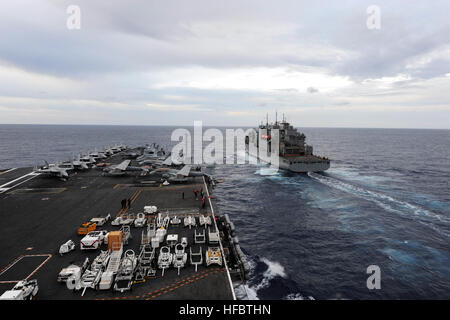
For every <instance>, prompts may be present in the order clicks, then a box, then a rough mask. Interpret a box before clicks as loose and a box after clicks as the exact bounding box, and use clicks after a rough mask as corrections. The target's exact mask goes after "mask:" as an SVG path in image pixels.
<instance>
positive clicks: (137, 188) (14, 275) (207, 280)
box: [0, 154, 233, 300]
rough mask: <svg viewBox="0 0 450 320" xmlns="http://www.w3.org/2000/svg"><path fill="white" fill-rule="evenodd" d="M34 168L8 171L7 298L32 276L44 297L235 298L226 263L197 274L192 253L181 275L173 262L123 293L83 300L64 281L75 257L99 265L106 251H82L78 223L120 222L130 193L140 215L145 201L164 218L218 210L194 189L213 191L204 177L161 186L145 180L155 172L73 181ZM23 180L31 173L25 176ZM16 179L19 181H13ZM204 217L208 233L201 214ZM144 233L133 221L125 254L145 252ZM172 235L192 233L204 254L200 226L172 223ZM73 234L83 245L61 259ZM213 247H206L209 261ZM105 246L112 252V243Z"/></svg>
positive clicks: (2, 260)
mask: <svg viewBox="0 0 450 320" xmlns="http://www.w3.org/2000/svg"><path fill="white" fill-rule="evenodd" d="M121 161H122V158H121V155H120V154H117V155H114V156H112V157H110V158H109V159H106V160H105V162H109V163H112V164H117V163H120V162H121ZM133 162H134V161H133ZM32 171H33V169H32V168H19V169H15V170H12V171H9V172H7V171H3V172H0V221H1V224H0V226H1V227H0V228H1V230H0V295H1V293H3V292H4V291H6V290H9V289H11V288H12V287H13V286H14V284H15V281H18V280H22V279H25V278H28V279H37V281H38V284H39V292H38V294H37V298H38V299H180V300H184V299H233V288H232V287H231V284H230V280H229V275H228V272H227V270H226V268H225V267H224V266H218V265H210V266H208V267H206V266H205V263H203V265H201V266H199V267H198V270H197V272H195V269H194V266H192V265H190V264H189V255H188V262H187V264H186V266H185V267H184V268H182V269H181V271H180V275H178V274H177V269H175V268H173V267H171V268H169V269H166V270H165V273H164V276H161V270H160V269H158V272H157V274H156V278H149V279H147V280H146V282H144V283H136V284H133V286H132V291H126V292H123V293H119V292H113V291H112V290H105V291H95V290H93V289H87V290H86V293H85V294H84V296H83V297H81V290H80V291H75V292H73V291H72V290H69V289H67V287H66V285H65V283H58V282H57V280H56V279H57V276H58V273H59V272H60V271H61V269H62V268H64V267H67V266H68V265H69V264H71V263H72V262H74V263H77V264H81V263H82V262H83V260H84V259H85V258H86V257H89V260H90V262H92V261H93V259H94V258H95V257H96V256H97V255H98V254H99V253H100V249H97V250H90V251H81V250H80V247H79V243H80V240H81V238H82V236H79V235H78V234H77V230H78V227H79V226H80V225H81V224H82V223H84V222H87V221H89V220H90V219H91V218H93V217H97V216H106V215H107V214H108V213H110V214H111V217H112V219H114V218H115V217H116V216H117V215H118V214H119V212H120V211H121V203H120V202H121V200H122V199H124V198H126V199H129V198H131V199H132V200H133V202H132V205H131V208H130V209H128V213H134V214H137V213H138V212H143V207H144V206H145V205H155V206H157V207H158V210H159V211H160V212H162V213H163V215H165V213H166V212H167V211H168V212H169V214H170V215H171V216H172V215H174V214H177V215H178V216H180V215H181V214H194V213H195V214H199V213H201V214H204V215H205V214H209V215H210V214H211V208H210V206H209V202H208V201H207V202H206V203H207V206H206V209H201V201H200V197H199V199H198V200H195V197H194V193H193V190H194V189H197V190H199V189H200V188H201V187H203V190H205V184H204V180H203V178H202V177H195V178H194V177H193V178H188V180H189V182H188V183H185V184H170V185H168V186H162V187H160V184H159V183H156V184H150V185H144V184H141V183H140V181H142V180H143V181H146V180H151V179H152V177H151V176H147V177H139V178H137V177H136V176H135V175H133V174H132V175H129V176H123V177H107V176H102V171H101V170H98V169H90V170H88V171H85V172H83V171H78V172H75V173H72V174H71V175H70V178H69V180H68V181H61V180H59V179H58V178H52V177H44V176H42V175H38V176H33V175H28V176H26V177H23V176H24V175H27V174H28V173H30V172H32ZM20 177H23V178H21V179H18V178H20ZM15 179H18V180H16V181H14V180H15ZM10 181H14V182H12V183H10V184H7V183H8V182H10ZM1 186H3V187H1ZM182 190H184V192H185V199H184V200H183V199H182V198H181V192H182ZM209 191H210V192H211V190H209ZM205 193H206V192H205ZM196 220H197V228H198V230H200V227H199V226H198V223H199V221H198V217H197V219H196ZM182 222H183V219H182ZM97 229H103V230H108V231H113V230H119V229H120V227H119V226H112V225H111V221H109V222H108V223H106V224H105V225H104V226H101V227H98V228H97ZM142 230H143V228H136V227H134V226H131V233H132V239H130V241H129V243H128V245H124V251H126V250H127V249H133V250H134V251H135V253H136V254H139V247H140V242H141V232H142ZM171 233H178V234H179V238H178V239H179V241H180V240H181V237H183V236H187V237H188V241H189V246H193V248H194V249H195V250H194V251H197V248H198V245H194V243H193V234H194V228H192V229H191V230H190V229H189V228H187V227H184V224H183V223H182V224H181V225H180V226H177V227H175V226H169V229H168V232H167V234H171ZM206 234H207V231H206ZM69 239H72V240H73V241H74V242H75V244H76V250H75V251H72V252H69V253H67V254H65V255H64V256H60V255H59V253H58V250H59V247H60V245H61V244H63V243H64V242H66V241H67V240H69ZM163 245H165V244H163ZM189 246H188V248H187V250H186V252H188V253H189ZM207 246H208V245H207V244H206V245H202V247H203V248H202V250H203V261H205V251H206V248H207ZM102 248H103V249H106V246H105V245H103V246H102ZM157 251H158V252H159V249H157ZM172 252H173V249H172ZM30 275H31V276H30Z"/></svg>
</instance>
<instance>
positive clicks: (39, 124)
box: [0, 123, 450, 130]
mask: <svg viewBox="0 0 450 320" xmlns="http://www.w3.org/2000/svg"><path fill="white" fill-rule="evenodd" d="M1 125H22V126H105V127H106V126H110V127H193V126H194V124H192V125H181V124H97V123H88V124H86V123H83V124H79V123H0V126H1ZM203 126H204V127H219V128H224V127H230V128H241V127H243V128H252V127H255V126H254V125H253V126H248V125H247V126H236V125H203ZM294 127H295V128H322V129H396V130H450V128H420V127H419V128H418V127H415V128H414V127H327V126H294Z"/></svg>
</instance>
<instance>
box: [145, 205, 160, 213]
mask: <svg viewBox="0 0 450 320" xmlns="http://www.w3.org/2000/svg"><path fill="white" fill-rule="evenodd" d="M144 212H145V213H148V214H153V213H156V212H158V208H157V207H156V206H145V207H144Z"/></svg>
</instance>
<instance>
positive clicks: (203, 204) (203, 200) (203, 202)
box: [202, 196, 206, 209]
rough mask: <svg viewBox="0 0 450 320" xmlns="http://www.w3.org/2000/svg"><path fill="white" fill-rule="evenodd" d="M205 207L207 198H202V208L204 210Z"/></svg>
mask: <svg viewBox="0 0 450 320" xmlns="http://www.w3.org/2000/svg"><path fill="white" fill-rule="evenodd" d="M205 205H206V202H205V197H204V196H203V198H202V208H203V209H205Z"/></svg>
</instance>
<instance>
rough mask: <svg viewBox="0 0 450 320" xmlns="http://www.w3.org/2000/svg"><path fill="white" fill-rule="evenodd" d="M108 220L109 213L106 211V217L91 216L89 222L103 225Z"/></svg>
mask: <svg viewBox="0 0 450 320" xmlns="http://www.w3.org/2000/svg"><path fill="white" fill-rule="evenodd" d="M109 220H111V214H109V213H108V215H107V216H106V217H96V218H92V219H91V222H94V223H95V224H96V225H97V227H99V226H100V227H101V226H103V225H104V224H105V223H107V222H108V221H109Z"/></svg>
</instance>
